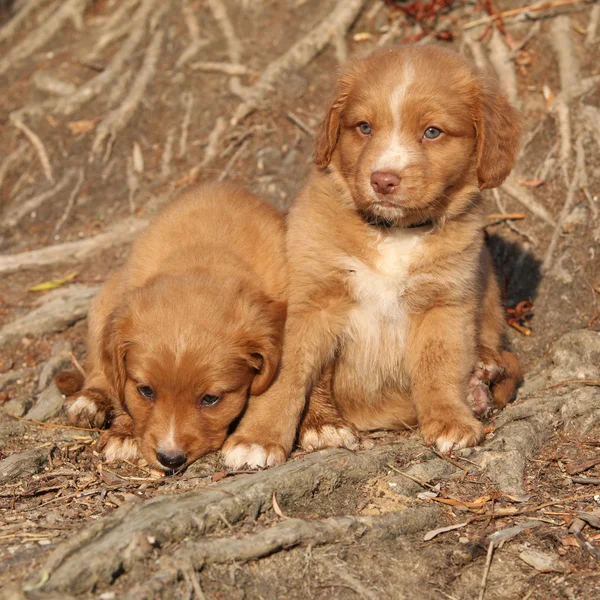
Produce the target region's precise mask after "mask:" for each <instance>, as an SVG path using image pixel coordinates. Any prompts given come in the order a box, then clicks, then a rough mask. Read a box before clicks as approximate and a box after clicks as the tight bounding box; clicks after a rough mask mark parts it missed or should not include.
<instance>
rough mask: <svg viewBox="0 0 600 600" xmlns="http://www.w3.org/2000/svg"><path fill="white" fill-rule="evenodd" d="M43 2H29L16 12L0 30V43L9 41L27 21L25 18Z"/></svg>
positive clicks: (30, 0) (39, 0)
mask: <svg viewBox="0 0 600 600" xmlns="http://www.w3.org/2000/svg"><path fill="white" fill-rule="evenodd" d="M43 2H44V0H29V2H27V3H26V4H25V5H24V6H23V8H21V10H19V12H17V13H16V14H15V15H14V16H13V17H12V18H11V19H10V21H8V23H5V24H4V25H3V27H2V29H0V43H1V42H3V41H5V40H8V39H10V38H11V37H12V36H13V35H14V34H15V33H16V32H17V31H18V30H19V28H20V27H21V25H22V24H23V23H24V22H25V21H26V20H27V17H28V16H29V15H30V14H31V13H32V12H33V11H34V10H35V9H36V8H38V6H40V5H41V4H43Z"/></svg>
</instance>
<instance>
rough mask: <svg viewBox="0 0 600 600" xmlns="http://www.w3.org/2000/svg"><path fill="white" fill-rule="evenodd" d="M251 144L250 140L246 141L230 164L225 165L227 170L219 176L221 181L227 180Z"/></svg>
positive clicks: (234, 154) (230, 160)
mask: <svg viewBox="0 0 600 600" xmlns="http://www.w3.org/2000/svg"><path fill="white" fill-rule="evenodd" d="M249 143H250V140H244V143H243V144H241V146H240V147H239V148H238V149H237V150H236V151H235V152H234V153H233V155H232V157H231V158H230V159H229V161H228V163H227V164H226V165H225V168H224V169H223V171H222V172H221V174H220V175H219V181H224V180H225V179H227V177H228V176H229V173H230V172H231V169H232V168H233V165H234V164H235V163H236V162H237V160H238V159H239V157H240V156H241V155H242V153H243V152H245V150H246V148H247V147H248V144H249Z"/></svg>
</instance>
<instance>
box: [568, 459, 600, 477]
mask: <svg viewBox="0 0 600 600" xmlns="http://www.w3.org/2000/svg"><path fill="white" fill-rule="evenodd" d="M596 465H600V457H595V458H585V459H583V460H578V461H576V462H572V463H569V464H568V465H567V466H566V468H565V470H566V472H567V473H568V474H569V475H577V473H583V471H587V470H588V469H591V468H592V467H595V466H596Z"/></svg>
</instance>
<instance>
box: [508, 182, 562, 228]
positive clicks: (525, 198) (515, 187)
mask: <svg viewBox="0 0 600 600" xmlns="http://www.w3.org/2000/svg"><path fill="white" fill-rule="evenodd" d="M502 189H503V190H504V191H505V192H506V193H507V194H508V195H509V196H512V197H513V198H514V199H515V200H517V201H518V202H520V203H521V204H522V205H523V206H524V207H525V208H527V209H528V210H530V211H531V212H532V213H533V214H534V215H536V216H537V217H540V219H542V220H543V221H545V222H546V223H547V224H548V225H551V226H552V227H554V226H555V225H556V221H555V220H554V219H553V218H552V216H551V215H550V213H549V212H548V211H547V210H546V209H545V208H544V207H543V206H542V205H541V204H539V202H538V201H537V200H536V199H535V198H534V197H533V196H532V195H531V194H530V193H528V192H527V191H525V190H524V189H523V188H522V187H520V186H519V184H518V183H516V182H515V181H514V180H513V179H512V178H511V177H509V178H508V179H507V180H506V181H505V182H504V183H503V184H502Z"/></svg>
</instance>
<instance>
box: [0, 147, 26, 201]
mask: <svg viewBox="0 0 600 600" xmlns="http://www.w3.org/2000/svg"><path fill="white" fill-rule="evenodd" d="M27 148H28V145H27V144H26V143H25V142H22V143H21V144H20V145H19V146H18V148H17V149H16V150H14V151H13V152H11V153H10V154H9V155H8V156H7V157H6V158H5V159H4V160H3V161H2V164H1V165H0V190H1V189H2V185H3V184H4V179H6V176H7V175H8V173H10V171H11V170H12V169H13V167H15V166H17V165H18V164H19V163H20V162H21V160H22V159H23V158H24V157H25V155H26V153H27Z"/></svg>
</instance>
